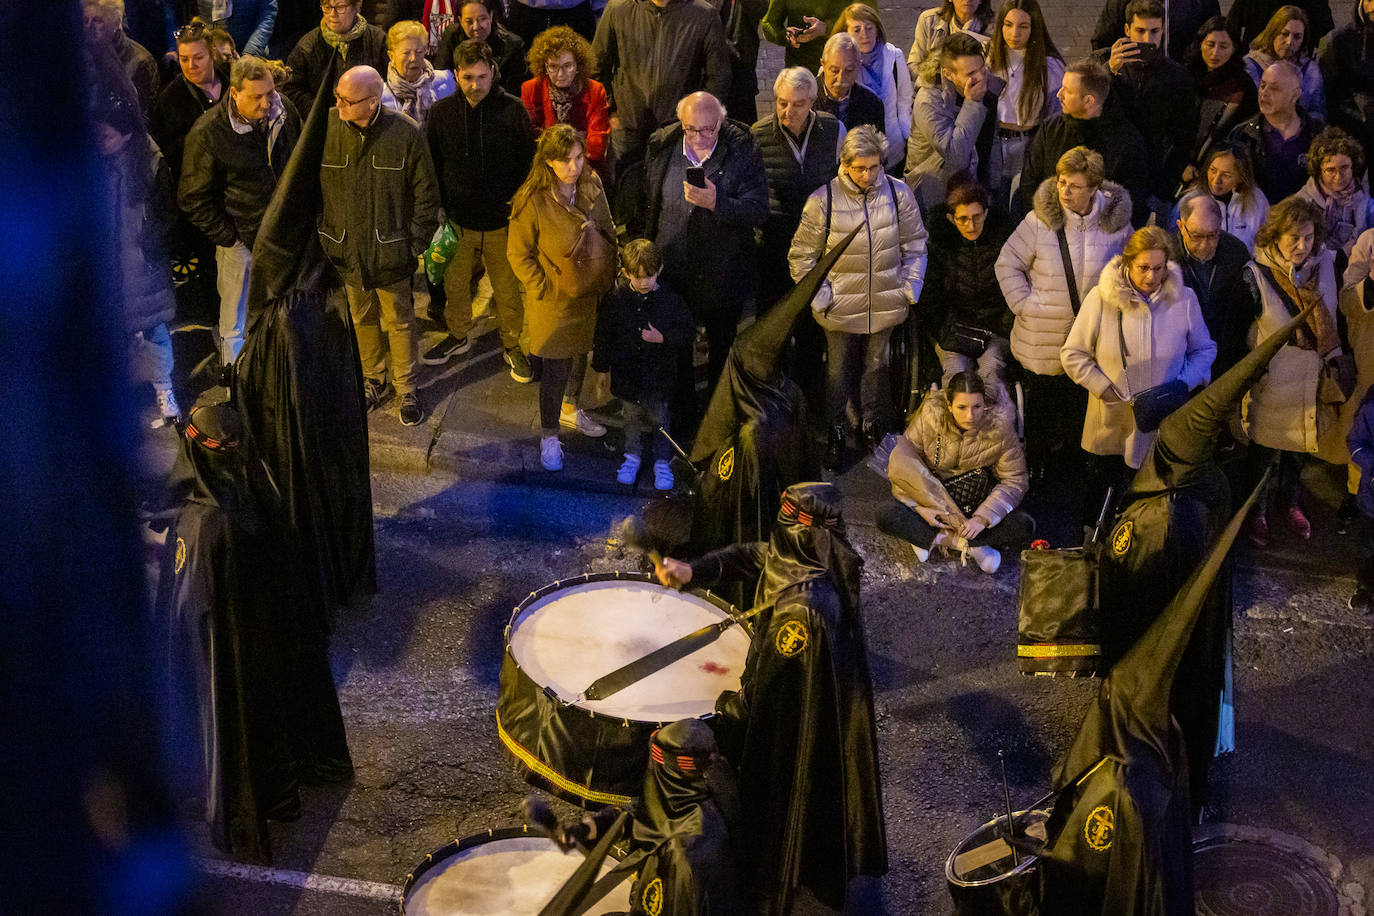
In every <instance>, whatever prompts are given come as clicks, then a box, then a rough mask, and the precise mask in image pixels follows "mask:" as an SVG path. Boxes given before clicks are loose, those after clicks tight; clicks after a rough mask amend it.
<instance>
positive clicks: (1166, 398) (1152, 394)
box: [1131, 379, 1188, 433]
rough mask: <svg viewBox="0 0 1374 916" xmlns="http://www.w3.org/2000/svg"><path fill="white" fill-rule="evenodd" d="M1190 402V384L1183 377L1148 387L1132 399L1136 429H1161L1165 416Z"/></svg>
mask: <svg viewBox="0 0 1374 916" xmlns="http://www.w3.org/2000/svg"><path fill="white" fill-rule="evenodd" d="M1187 402H1188V385H1187V384H1186V383H1185V382H1184V381H1183V380H1182V379H1174V380H1173V381H1171V382H1165V383H1164V384H1162V385H1155V386H1154V387H1153V388H1146V389H1145V390H1144V391H1142V392H1139V393H1138V394H1137V395H1136V396H1135V397H1134V398H1132V399H1131V413H1132V414H1133V415H1134V416H1135V426H1136V429H1138V430H1140V431H1141V432H1142V433H1152V432H1154V431H1155V430H1157V429H1159V424H1161V423H1163V422H1164V418H1165V417H1167V416H1169V414H1171V413H1173V412H1174V411H1175V410H1178V409H1179V408H1180V407H1182V406H1183V405H1184V404H1186V403H1187Z"/></svg>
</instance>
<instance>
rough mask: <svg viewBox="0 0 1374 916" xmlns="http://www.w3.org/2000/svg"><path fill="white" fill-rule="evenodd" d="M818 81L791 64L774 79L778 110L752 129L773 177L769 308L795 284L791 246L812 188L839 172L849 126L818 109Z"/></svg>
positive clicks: (763, 256) (767, 243) (764, 259)
mask: <svg viewBox="0 0 1374 916" xmlns="http://www.w3.org/2000/svg"><path fill="white" fill-rule="evenodd" d="M818 92H819V85H818V84H817V82H816V78H815V77H814V76H812V75H811V72H810V71H809V70H806V69H805V68H802V67H788V68H787V69H786V70H783V71H782V72H781V73H779V74H778V78H777V79H776V80H774V81H773V111H774V113H773V114H771V115H769V116H768V117H766V118H764V119H762V120H761V121H759V122H758V123H756V124H755V125H754V126H753V127H751V128H749V132H750V133H751V134H753V135H754V142H755V143H756V144H758V148H759V152H760V153H761V154H762V156H763V169H764V174H765V175H766V176H767V180H768V220H767V222H765V223H764V224H763V246H762V250H761V251H760V252H759V254H760V263H759V279H760V286H759V294H758V307H759V308H760V309H767V308H769V307H770V306H772V305H773V303H774V302H777V301H778V300H779V299H781V298H782V297H783V296H784V295H786V294H787V292H788V291H789V290H790V289H791V288H792V273H791V271H790V269H789V268H788V266H787V251H788V249H789V248H790V247H791V246H792V236H793V235H795V234H796V232H797V224H798V223H800V222H801V212H802V205H803V204H805V203H806V198H807V197H808V196H810V194H811V192H812V191H814V190H816V189H817V188H819V187H821V186H822V185H824V184H825V183H826V182H827V181H829V180H830V179H831V178H834V177H835V171H836V169H838V168H839V167H840V140H841V138H842V136H843V134H844V129H843V127H841V125H840V122H839V121H838V120H836V118H835V116H834V115H831V114H826V113H825V112H818V111H813V110H812V108H813V106H814V105H815V104H816V95H817V93H818Z"/></svg>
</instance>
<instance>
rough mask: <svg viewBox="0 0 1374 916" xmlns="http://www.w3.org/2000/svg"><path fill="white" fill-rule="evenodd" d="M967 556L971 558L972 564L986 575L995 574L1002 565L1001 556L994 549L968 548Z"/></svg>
mask: <svg viewBox="0 0 1374 916" xmlns="http://www.w3.org/2000/svg"><path fill="white" fill-rule="evenodd" d="M968 555H969V556H971V557H973V562H975V563H977V564H978V568H979V569H981V570H982V571H983V572H985V573H987V574H988V575H992V574H993V573H995V572H997V570H998V569H999V568H1000V567H1001V565H1002V555H1001V554H1000V553H998V552H997V548H995V547H970V548H969V549H968Z"/></svg>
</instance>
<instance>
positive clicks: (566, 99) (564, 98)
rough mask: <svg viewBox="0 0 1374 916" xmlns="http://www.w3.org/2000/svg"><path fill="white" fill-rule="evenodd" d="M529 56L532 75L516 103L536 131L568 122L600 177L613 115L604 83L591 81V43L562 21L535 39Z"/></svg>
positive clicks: (522, 87)
mask: <svg viewBox="0 0 1374 916" xmlns="http://www.w3.org/2000/svg"><path fill="white" fill-rule="evenodd" d="M528 59H529V64H530V72H531V73H533V74H534V76H533V78H531V79H528V80H525V82H524V84H523V85H522V86H521V87H520V101H522V102H524V103H525V110H526V111H528V112H529V113H530V121H531V122H533V123H534V129H535V130H536V131H541V130H543V129H544V128H546V127H551V126H553V125H554V124H571V125H572V126H573V127H574V128H575V129H577V130H579V131H581V132H582V134H583V135H584V136H585V137H586V138H587V164H588V165H590V166H591V167H592V168H594V169H596V171H597V174H599V175H602V176H604V175H605V174H606V172H605V164H606V149H607V146H608V144H609V142H610V135H611V114H610V109H609V108H608V107H607V104H606V87H605V86H603V85H601V84H600V83H598V82H597V81H596V80H594V79H592V72H593V71H594V70H595V69H596V60H595V58H593V57H592V46H591V44H589V43H588V41H587V39H585V38H583V37H582V36H581V35H579V34H577V33H576V32H574V31H573V30H572V29H571V28H569V27H568V26H566V25H559V26H554V27H553V28H551V29H549V30H547V31H544V32H540V33H539V35H538V36H536V37H535V39H534V44H532V45H530V53H529V58H528Z"/></svg>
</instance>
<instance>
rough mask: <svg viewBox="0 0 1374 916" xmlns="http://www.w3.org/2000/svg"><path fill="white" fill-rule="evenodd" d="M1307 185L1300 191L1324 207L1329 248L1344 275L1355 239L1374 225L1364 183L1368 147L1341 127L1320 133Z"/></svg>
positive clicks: (1310, 152) (1372, 205)
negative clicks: (1365, 156)
mask: <svg viewBox="0 0 1374 916" xmlns="http://www.w3.org/2000/svg"><path fill="white" fill-rule="evenodd" d="M1307 174H1309V175H1311V176H1312V177H1311V178H1309V179H1307V184H1305V185H1303V186H1302V190H1301V191H1299V192H1298V196H1299V197H1304V198H1306V199H1307V200H1310V201H1311V202H1312V203H1313V204H1315V205H1316V206H1317V207H1319V208H1321V211H1322V213H1323V214H1324V216H1325V220H1324V228H1325V229H1326V233H1325V235H1326V247H1327V248H1330V249H1331V250H1332V251H1333V252H1335V254H1336V265H1335V267H1336V273H1337V275H1340V274H1341V273H1342V272H1343V271H1344V270H1345V265H1346V263H1347V262H1348V261H1349V260H1350V250H1351V249H1352V248H1354V247H1355V241H1356V239H1358V238H1359V237H1360V235H1361V234H1362V233H1363V232H1364V231H1365V230H1366V229H1368V228H1369V227H1370V226H1374V203H1372V202H1371V201H1370V199H1369V191H1367V190H1366V189H1365V185H1364V178H1363V177H1362V176H1363V175H1364V147H1362V146H1360V143H1359V141H1358V140H1356V139H1355V138H1354V137H1352V136H1350V134H1348V133H1346V132H1345V131H1343V130H1341V129H1340V128H1339V127H1328V128H1326V129H1325V130H1323V131H1322V132H1321V133H1319V134H1317V136H1316V139H1314V140H1313V141H1312V146H1311V147H1309V148H1308V151H1307Z"/></svg>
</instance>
